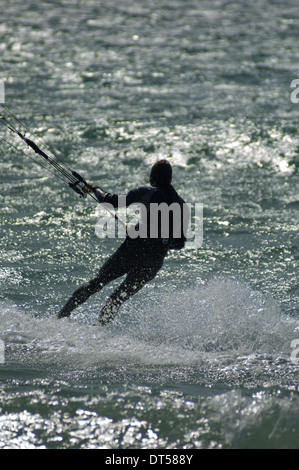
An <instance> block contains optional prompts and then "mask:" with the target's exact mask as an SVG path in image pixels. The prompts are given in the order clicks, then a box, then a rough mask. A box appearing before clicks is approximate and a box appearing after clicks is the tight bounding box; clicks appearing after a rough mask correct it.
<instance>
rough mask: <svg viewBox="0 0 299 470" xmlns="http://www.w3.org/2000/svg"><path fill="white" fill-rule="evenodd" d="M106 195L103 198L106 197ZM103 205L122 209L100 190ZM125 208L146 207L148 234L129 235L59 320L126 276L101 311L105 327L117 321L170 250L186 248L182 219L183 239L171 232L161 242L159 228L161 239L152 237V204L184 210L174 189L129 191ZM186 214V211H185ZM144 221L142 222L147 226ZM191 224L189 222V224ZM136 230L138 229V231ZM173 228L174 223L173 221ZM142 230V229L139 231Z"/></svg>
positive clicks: (112, 196) (60, 313)
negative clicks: (125, 305) (116, 318)
mask: <svg viewBox="0 0 299 470" xmlns="http://www.w3.org/2000/svg"><path fill="white" fill-rule="evenodd" d="M103 194H104V197H103ZM95 195H96V196H97V197H98V199H99V201H100V202H101V203H109V204H111V205H112V206H113V207H115V208H117V207H119V201H120V199H119V196H118V195H116V194H108V193H103V191H102V190H100V192H99V195H97V190H95ZM122 201H124V202H125V204H124V205H125V206H127V207H128V206H130V205H131V204H133V203H143V205H144V206H145V207H147V212H146V214H145V217H146V218H147V221H146V222H147V224H146V234H145V236H144V237H143V238H142V237H141V236H137V237H136V238H131V237H130V236H129V235H127V237H126V239H125V241H124V242H123V243H122V244H121V245H120V247H119V248H118V249H117V251H116V252H115V253H114V254H113V255H112V256H111V257H110V258H109V259H108V260H107V261H106V262H105V264H104V265H103V267H102V268H101V269H100V271H99V273H98V274H97V276H96V277H95V278H93V279H91V280H90V281H89V282H87V283H85V284H83V285H82V286H80V287H79V288H78V289H77V290H76V291H75V292H74V294H73V295H72V297H71V298H70V299H69V301H68V302H67V304H66V305H65V306H64V307H63V309H62V310H61V311H60V312H59V314H58V317H60V318H61V317H65V316H69V315H70V313H71V312H72V310H74V309H75V308H76V307H78V306H79V305H80V304H82V303H83V302H85V301H86V300H87V299H88V298H89V297H90V296H91V295H92V294H95V293H96V292H98V291H99V290H100V289H102V288H103V287H104V286H105V285H106V284H108V283H109V282H111V281H113V280H114V279H117V278H119V277H121V276H123V275H125V274H126V278H125V279H124V281H123V282H122V283H121V284H120V285H119V287H118V288H117V289H116V290H115V291H114V292H113V293H112V295H111V296H110V298H109V299H108V302H107V303H106V305H105V306H104V307H103V308H102V310H101V314H100V317H99V321H100V323H102V324H105V323H107V322H109V321H110V320H111V319H113V318H114V317H115V315H116V314H117V312H118V309H119V307H120V306H121V304H122V303H123V302H124V301H126V300H127V299H128V298H129V297H131V296H132V295H134V294H135V293H136V292H138V291H139V290H140V289H141V288H142V287H143V286H144V285H145V284H146V283H147V282H149V281H150V280H151V279H153V278H154V277H155V276H156V274H157V272H158V271H159V270H160V269H161V267H162V265H163V261H164V258H165V256H166V254H167V252H168V250H169V249H173V248H174V249H180V248H182V247H183V246H184V244H185V241H186V238H185V236H184V233H183V230H184V228H186V225H184V224H186V218H185V220H184V221H183V215H182V219H181V230H182V231H180V233H181V237H177V238H175V239H174V238H173V233H172V232H171V230H170V231H169V237H168V238H162V237H161V233H160V232H159V228H158V236H157V237H155V238H151V236H150V233H149V231H150V223H149V222H150V219H149V213H150V212H149V204H152V203H156V204H161V203H166V204H167V205H168V206H169V205H171V204H172V203H173V202H176V203H179V204H180V206H181V207H183V204H184V201H183V199H182V198H181V197H180V196H179V195H178V194H177V192H176V191H175V189H174V188H173V186H171V185H169V186H167V187H163V188H148V187H140V188H137V189H134V190H132V191H130V192H129V193H128V194H127V195H126V196H125V197H124V196H122ZM182 214H183V211H182ZM144 222H145V220H142V219H141V221H140V223H139V224H138V226H139V225H140V224H144ZM187 223H188V221H187ZM138 226H136V227H138ZM170 226H171V221H170ZM138 228H139V229H140V226H139V227H138Z"/></svg>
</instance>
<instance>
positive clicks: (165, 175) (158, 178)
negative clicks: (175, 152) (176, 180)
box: [150, 160, 172, 187]
mask: <svg viewBox="0 0 299 470" xmlns="http://www.w3.org/2000/svg"><path fill="white" fill-rule="evenodd" d="M171 180H172V167H171V165H170V163H169V162H168V161H167V160H159V161H158V162H156V163H155V164H154V165H153V166H152V169H151V174H150V183H151V185H152V186H154V187H166V186H169V185H170V184H171Z"/></svg>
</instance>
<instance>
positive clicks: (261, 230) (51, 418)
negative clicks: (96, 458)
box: [0, 0, 299, 450]
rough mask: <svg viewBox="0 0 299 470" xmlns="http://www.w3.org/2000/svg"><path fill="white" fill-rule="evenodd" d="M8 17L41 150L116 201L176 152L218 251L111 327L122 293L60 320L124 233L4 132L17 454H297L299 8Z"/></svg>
mask: <svg viewBox="0 0 299 470" xmlns="http://www.w3.org/2000/svg"><path fill="white" fill-rule="evenodd" d="M0 8H1V19H0V57H1V60H0V79H1V81H2V83H4V85H5V106H6V107H7V108H8V109H9V110H10V111H11V112H13V113H14V115H15V116H16V117H17V118H18V119H19V120H20V121H21V122H22V123H23V124H24V125H26V126H27V127H28V128H29V129H30V130H31V131H32V132H33V133H34V135H35V136H36V138H37V139H38V140H37V141H39V139H41V140H42V141H43V142H45V143H46V144H47V146H48V147H50V148H51V149H52V152H53V154H54V155H56V156H57V158H58V159H59V160H60V161H62V162H64V163H65V164H67V165H68V166H70V167H71V168H72V169H74V170H76V171H77V172H79V173H80V174H82V175H83V176H84V178H85V179H87V180H88V181H90V182H92V183H95V184H98V185H100V186H102V187H103V188H104V189H106V190H107V191H110V192H114V193H124V192H126V191H128V190H129V189H132V188H134V187H136V186H140V185H146V184H148V183H147V181H148V176H149V171H150V167H151V165H152V164H153V163H154V162H155V161H157V160H158V159H161V158H167V159H169V161H170V162H171V163H172V165H173V174H174V177H173V183H174V186H175V187H176V189H177V190H178V192H179V193H180V194H181V195H182V197H183V198H184V199H185V200H186V201H187V202H188V203H190V204H195V203H201V204H203V207H204V209H203V229H204V231H203V243H202V246H199V247H197V248H190V249H187V250H184V251H177V252H172V253H171V254H170V255H169V256H168V257H167V259H166V260H165V264H164V267H163V269H162V270H161V271H160V272H159V274H158V276H157V277H156V278H155V279H154V280H153V281H151V283H150V284H148V285H147V286H146V287H145V288H144V289H143V290H142V291H140V292H139V293H138V294H136V296H135V297H133V298H132V299H130V300H129V301H128V302H127V303H126V304H125V305H124V306H123V308H122V309H121V311H120V313H119V315H118V316H117V318H116V319H115V320H114V321H113V322H112V323H111V324H109V325H107V326H106V327H105V328H103V327H100V326H99V325H98V324H97V317H98V314H99V312H100V309H101V307H102V306H103V304H104V303H105V301H106V299H107V297H108V296H109V294H110V293H111V291H112V290H113V288H114V287H115V286H116V285H117V281H116V282H115V283H113V284H112V285H109V286H108V287H107V288H106V289H105V290H103V291H102V292H101V293H99V294H98V295H95V296H93V297H92V298H91V299H90V300H89V301H88V302H87V303H86V304H84V305H82V306H81V307H79V308H78V309H77V310H76V311H74V312H73V314H72V316H71V317H70V318H67V319H62V320H58V319H57V318H56V314H57V312H58V311H59V309H60V308H61V307H62V306H63V305H64V303H65V302H66V300H67V299H68V298H69V296H70V295H71V294H72V292H73V291H74V290H75V289H76V288H77V286H79V285H80V284H81V283H83V282H85V281H87V280H88V279H90V278H91V277H93V276H94V275H95V274H96V273H97V271H98V269H99V268H100V266H101V265H102V264H103V262H104V261H105V260H106V259H107V257H108V256H110V254H112V253H113V252H114V251H115V250H116V248H117V247H118V246H119V244H120V243H121V241H122V240H121V239H118V238H117V239H113V238H99V237H98V236H97V233H96V231H95V227H96V224H97V220H98V219H99V217H100V212H99V211H100V208H99V206H98V205H97V204H96V203H95V202H94V201H93V200H91V199H82V198H80V197H79V196H78V195H77V194H76V193H75V192H73V191H72V190H71V189H70V188H69V187H68V186H67V185H65V184H64V183H63V182H62V181H60V180H59V179H57V178H56V177H55V176H54V175H52V174H51V173H49V172H48V171H47V169H46V168H41V167H39V166H38V165H37V164H36V163H35V162H34V161H32V160H30V159H29V158H28V157H27V156H26V155H24V153H23V150H24V152H25V153H26V152H27V150H25V149H24V147H22V145H20V139H18V138H17V137H16V136H14V135H13V134H12V133H11V132H9V131H7V130H6V128H5V127H4V126H0V138H1V140H0V178H1V179H0V224H1V229H0V247H1V260H0V286H1V289H0V339H1V342H0V345H1V346H2V349H1V348H0V353H1V356H0V358H1V364H0V448H1V449H5V448H6V449H7V448H8V449H24V448H26V449H30V448H32V449H40V448H46V449H54V448H57V449H72V448H74V449H92V448H95V449H115V450H116V449H185V450H187V449H188V450H196V449H254V448H267V449H298V448H299V373H298V372H299V349H298V348H299V322H298V318H299V303H298V297H299V287H298V221H299V220H298V210H299V177H298V169H299V125H298V124H299V103H297V102H296V101H297V100H296V99H294V98H298V97H299V96H298V97H297V95H296V90H295V89H294V88H292V87H291V83H292V82H293V80H296V79H299V69H298V61H299V49H298V42H299V9H298V2H297V1H296V0H285V1H283V2H281V1H278V0H257V1H254V2H252V1H250V0H242V1H228V0H215V1H208V0H159V1H158V0H151V1H149V0H106V1H103V0H85V1H83V0H53V1H45V0H39V1H29V0H22V1H21V0H0ZM18 129H20V130H24V128H23V127H21V126H19V127H18ZM26 136H28V137H29V136H30V134H29V133H27V134H26ZM4 139H5V140H4ZM39 142H40V141H39ZM12 145H13V146H12ZM28 154H29V155H31V156H33V157H35V156H36V155H34V154H33V155H32V153H31V154H30V152H29V153H28Z"/></svg>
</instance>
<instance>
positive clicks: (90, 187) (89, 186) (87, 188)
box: [82, 184, 96, 194]
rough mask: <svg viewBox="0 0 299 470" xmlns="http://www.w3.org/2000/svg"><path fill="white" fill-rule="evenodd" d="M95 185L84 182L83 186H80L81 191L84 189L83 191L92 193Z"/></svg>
mask: <svg viewBox="0 0 299 470" xmlns="http://www.w3.org/2000/svg"><path fill="white" fill-rule="evenodd" d="M95 188H96V186H95V185H94V184H86V185H85V186H83V188H82V191H84V193H86V194H87V193H92V192H93V191H94V190H95Z"/></svg>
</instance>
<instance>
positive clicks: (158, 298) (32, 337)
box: [0, 279, 296, 368]
mask: <svg viewBox="0 0 299 470" xmlns="http://www.w3.org/2000/svg"><path fill="white" fill-rule="evenodd" d="M88 308H89V309H91V307H90V306H89V307H88ZM0 316H1V330H0V338H1V339H2V340H3V341H4V343H5V348H6V356H5V357H6V362H7V363H10V362H14V363H15V362H16V361H17V362H18V363H20V365H22V364H23V365H26V366H28V365H30V366H32V367H36V366H38V365H40V366H45V367H47V366H48V365H52V366H57V367H60V366H63V367H67V368H73V367H86V366H88V367H92V366H100V365H105V366H111V367H113V366H114V365H119V366H121V365H123V366H125V365H128V366H133V365H136V366H138V367H139V366H142V364H143V365H147V366H155V367H157V366H159V365H160V366H161V367H164V366H167V365H172V366H173V365H174V366H187V367H188V366H190V367H193V366H196V367H198V366H200V365H201V364H203V363H205V362H206V361H209V362H212V363H213V364H214V365H215V366H216V365H217V364H218V365H219V366H220V365H221V364H222V365H223V364H224V362H225V361H227V358H228V357H230V358H236V360H237V358H239V357H240V356H243V357H246V358H248V357H252V356H256V355H271V357H272V358H274V359H275V358H278V357H285V358H286V359H287V358H288V357H290V354H291V349H290V344H291V341H292V340H293V339H296V331H295V324H294V322H293V321H291V320H287V319H285V318H283V317H282V315H281V314H280V310H279V306H278V305H277V304H276V303H275V301H274V300H272V299H269V298H265V297H264V296H263V295H262V294H260V293H259V292H254V291H253V290H252V289H250V288H249V287H248V286H246V285H244V284H241V283H239V282H236V281H233V280H230V279H213V280H211V281H210V282H208V283H207V284H206V285H198V286H194V287H190V288H188V289H186V290H179V289H178V290H176V291H173V292H158V293H156V295H155V297H154V298H151V297H150V298H149V297H147V298H146V301H145V302H143V301H142V298H141V297H140V296H139V297H137V298H136V299H132V300H131V301H130V302H129V303H128V304H127V305H125V306H124V307H123V310H122V311H121V313H120V314H119V317H118V318H117V320H116V321H114V322H113V323H111V324H110V325H108V326H106V327H104V328H103V327H101V326H99V325H98V324H97V318H96V315H95V314H94V311H92V312H91V311H89V310H84V313H82V311H79V312H76V311H75V312H73V314H72V317H71V318H67V319H62V320H61V319H60V320H58V319H57V318H55V317H50V316H46V317H42V316H35V315H33V314H28V313H24V312H23V311H22V310H21V309H20V308H16V307H14V306H11V305H9V304H7V303H5V302H4V303H2V305H1V307H0Z"/></svg>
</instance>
